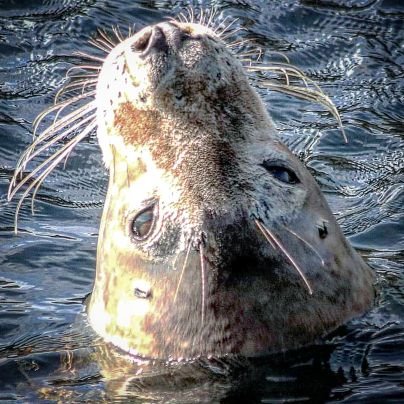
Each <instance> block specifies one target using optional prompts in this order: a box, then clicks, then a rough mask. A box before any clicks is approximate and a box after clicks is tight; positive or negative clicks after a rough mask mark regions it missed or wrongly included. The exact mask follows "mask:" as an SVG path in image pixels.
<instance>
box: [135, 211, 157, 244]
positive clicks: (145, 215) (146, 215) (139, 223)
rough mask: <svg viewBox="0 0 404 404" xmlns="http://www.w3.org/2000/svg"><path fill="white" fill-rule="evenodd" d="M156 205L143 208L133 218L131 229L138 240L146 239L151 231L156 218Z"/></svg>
mask: <svg viewBox="0 0 404 404" xmlns="http://www.w3.org/2000/svg"><path fill="white" fill-rule="evenodd" d="M155 211H156V209H155V205H154V204H153V205H151V206H148V207H147V208H145V209H143V210H141V211H140V212H139V213H138V214H137V215H136V216H135V217H134V218H133V220H132V225H131V231H132V234H133V236H134V237H135V238H136V239H137V240H144V239H146V238H147V237H148V236H149V234H150V233H151V230H152V227H153V223H154V219H155Z"/></svg>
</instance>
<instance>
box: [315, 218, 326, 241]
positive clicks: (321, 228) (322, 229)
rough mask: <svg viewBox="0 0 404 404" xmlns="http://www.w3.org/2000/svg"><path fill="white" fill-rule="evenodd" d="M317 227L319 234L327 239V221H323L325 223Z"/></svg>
mask: <svg viewBox="0 0 404 404" xmlns="http://www.w3.org/2000/svg"><path fill="white" fill-rule="evenodd" d="M317 228H318V236H319V237H320V238H321V239H325V238H326V237H327V236H328V228H327V225H326V224H325V222H323V224H322V225H321V226H318V227H317Z"/></svg>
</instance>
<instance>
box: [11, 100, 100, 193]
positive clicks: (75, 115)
mask: <svg viewBox="0 0 404 404" xmlns="http://www.w3.org/2000/svg"><path fill="white" fill-rule="evenodd" d="M95 108H96V107H95V102H91V103H89V104H86V105H84V106H82V107H80V108H79V109H77V110H76V111H74V112H72V113H70V114H69V115H66V116H65V117H64V118H63V119H61V120H60V121H59V122H58V124H56V125H53V126H51V127H49V128H47V129H46V130H45V131H44V132H43V133H42V134H41V135H40V136H39V137H38V138H37V139H35V140H34V142H33V143H32V144H31V145H30V146H29V147H28V148H27V149H26V150H25V152H24V153H23V154H22V155H21V157H20V158H19V159H18V162H17V165H16V170H15V172H14V175H13V177H12V179H11V182H10V187H9V192H8V199H9V200H10V199H11V198H12V195H14V193H13V194H11V190H12V188H13V187H14V185H15V183H16V180H17V177H18V175H19V174H20V173H21V174H22V171H23V170H24V168H25V166H26V164H27V163H28V162H29V161H30V160H31V159H32V158H33V156H32V154H33V152H34V150H35V148H36V147H37V145H38V144H40V143H42V142H45V141H47V139H49V138H50V137H51V136H54V135H55V133H56V132H58V131H59V130H61V129H62V128H64V127H66V126H68V125H69V124H70V123H71V122H74V121H75V120H77V119H79V118H81V117H83V116H85V115H86V114H88V113H90V112H91V111H93V110H94V109H95ZM80 125H82V123H81V124H80ZM69 132H71V130H69V129H68V130H67V131H65V132H63V133H62V134H61V135H59V136H61V138H63V137H64V136H66V135H67V134H68V133H69ZM48 146H49V143H47V145H46V147H48ZM37 154H38V152H35V153H34V155H37Z"/></svg>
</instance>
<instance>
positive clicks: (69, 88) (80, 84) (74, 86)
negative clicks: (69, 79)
mask: <svg viewBox="0 0 404 404" xmlns="http://www.w3.org/2000/svg"><path fill="white" fill-rule="evenodd" d="M95 77H98V75H95ZM97 82H98V80H97V79H88V80H77V81H75V82H74V83H70V84H67V85H65V86H64V87H62V88H61V89H60V90H59V91H58V92H57V93H56V95H55V103H58V102H59V99H60V98H61V96H62V95H64V94H66V93H71V92H74V91H75V90H78V89H80V88H81V95H83V94H84V91H85V89H86V87H89V89H91V87H94V86H95V85H96V84H97Z"/></svg>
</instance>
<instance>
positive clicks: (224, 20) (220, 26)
mask: <svg viewBox="0 0 404 404" xmlns="http://www.w3.org/2000/svg"><path fill="white" fill-rule="evenodd" d="M229 18H230V16H229V15H228V16H226V17H224V19H223V21H222V22H220V23H219V25H218V26H217V27H216V29H214V30H213V32H214V33H215V34H216V35H217V36H220V34H219V33H218V31H219V30H222V31H221V32H223V26H225V23H226V21H227V20H228V19H229Z"/></svg>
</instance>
